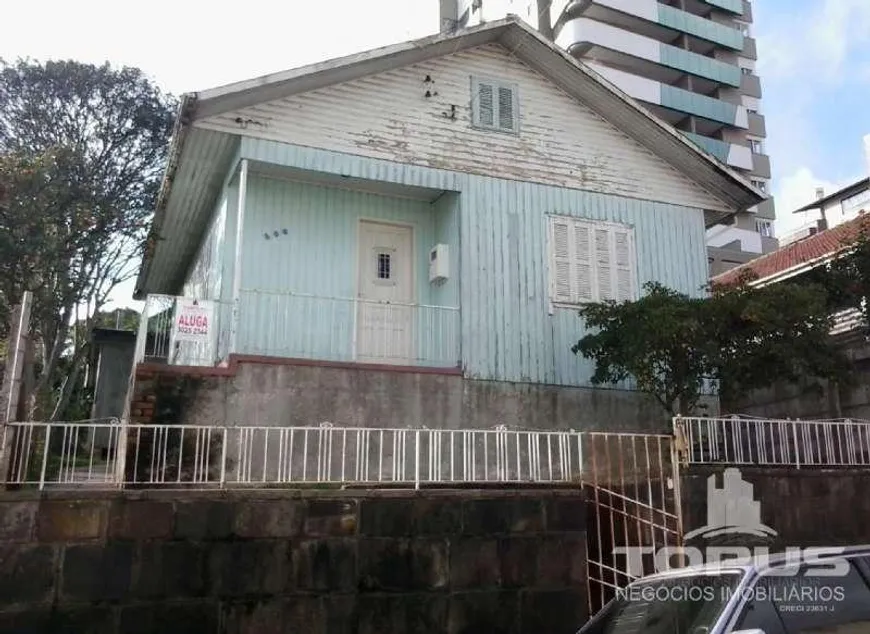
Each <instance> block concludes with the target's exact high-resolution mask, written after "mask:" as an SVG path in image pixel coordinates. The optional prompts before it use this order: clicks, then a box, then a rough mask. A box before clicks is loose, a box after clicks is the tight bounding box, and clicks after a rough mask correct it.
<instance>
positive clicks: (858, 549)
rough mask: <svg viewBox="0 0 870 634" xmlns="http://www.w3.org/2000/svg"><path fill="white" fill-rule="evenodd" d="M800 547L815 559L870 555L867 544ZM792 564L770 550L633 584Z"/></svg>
mask: <svg viewBox="0 0 870 634" xmlns="http://www.w3.org/2000/svg"><path fill="white" fill-rule="evenodd" d="M802 550H804V551H810V552H811V553H812V555H813V559H814V560H815V561H819V560H823V559H838V558H843V557H859V556H862V555H870V544H863V545H852V546H810V547H806V548H804V549H802ZM794 563H798V562H797V561H796V560H795V554H794V552H779V553H770V554H769V555H764V556H757V557H752V558H743V559H733V560H728V561H725V562H718V563H711V564H702V565H696V566H686V567H684V568H672V569H670V570H667V571H665V572H659V573H655V574H652V575H648V576H645V577H642V578H640V579H637V580H636V581H634V582H633V583H641V582H643V583H647V582H650V581H657V580H664V579H674V578H679V577H689V576H693V575H717V574H729V573H732V574H733V573H740V572H743V573H746V572H750V571H753V570H754V571H756V572H758V573H762V572H764V571H765V570H769V569H771V568H781V567H784V566H786V565H789V564H794Z"/></svg>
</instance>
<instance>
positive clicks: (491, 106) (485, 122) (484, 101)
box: [477, 82, 495, 128]
mask: <svg viewBox="0 0 870 634" xmlns="http://www.w3.org/2000/svg"><path fill="white" fill-rule="evenodd" d="M493 92H494V91H493V86H492V84H485V83H483V82H480V83H478V84H477V123H478V125H481V126H484V127H488V128H491V127H492V126H493V125H495V103H494V99H493V98H494V95H493Z"/></svg>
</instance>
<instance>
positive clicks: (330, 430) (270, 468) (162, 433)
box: [4, 421, 583, 489]
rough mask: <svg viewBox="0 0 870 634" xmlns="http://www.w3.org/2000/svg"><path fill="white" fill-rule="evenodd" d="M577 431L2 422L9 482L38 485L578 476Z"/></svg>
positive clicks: (376, 482)
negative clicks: (8, 463) (97, 439)
mask: <svg viewBox="0 0 870 634" xmlns="http://www.w3.org/2000/svg"><path fill="white" fill-rule="evenodd" d="M95 438H103V439H104V440H105V442H104V443H102V444H101V443H99V442H97V441H95V440H94V439H95ZM581 438H582V434H580V433H576V432H534V431H509V430H507V429H493V430H433V429H367V428H342V427H334V426H331V425H329V424H323V425H321V426H319V427H206V426H194V425H126V426H124V425H120V424H117V423H106V422H92V421H85V422H75V423H13V424H10V425H8V426H7V427H6V429H5V430H4V442H7V443H8V444H7V445H6V446H9V447H11V448H12V450H11V464H10V469H9V472H8V476H7V478H6V483H7V484H13V485H28V486H37V487H39V488H41V489H42V488H47V487H48V488H50V487H54V488H57V487H61V488H64V487H70V486H72V487H80V486H92V487H98V488H99V487H120V486H132V487H135V486H141V487H185V488H188V487H193V488H221V487H250V486H257V487H274V486H288V485H294V486H295V485H300V484H310V485H318V484H319V485H342V484H359V485H368V486H406V487H407V486H415V487H419V486H421V485H446V484H470V483H499V482H502V483H521V482H528V483H556V482H577V483H579V482H580V477H581V472H582V465H583V456H582V441H581ZM125 447H126V451H125V450H124V448H125Z"/></svg>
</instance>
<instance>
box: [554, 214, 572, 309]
mask: <svg viewBox="0 0 870 634" xmlns="http://www.w3.org/2000/svg"><path fill="white" fill-rule="evenodd" d="M552 227H553V240H552V245H553V246H552V250H553V299H554V301H557V302H573V301H575V300H574V294H573V293H572V292H571V286H572V284H571V240H570V234H571V225H569V224H568V223H567V222H560V221H554V222H553V224H552Z"/></svg>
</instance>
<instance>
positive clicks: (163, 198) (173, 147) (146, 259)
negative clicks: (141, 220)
mask: <svg viewBox="0 0 870 634" xmlns="http://www.w3.org/2000/svg"><path fill="white" fill-rule="evenodd" d="M196 103H197V95H196V93H192V94H184V95H182V97H181V103H179V105H178V115H177V116H176V119H175V125H174V126H173V130H172V137H171V141H170V143H169V156H168V157H167V161H166V171H165V172H164V173H163V181H162V183H161V184H160V191H159V193H158V194H157V204H156V206H155V208H154V217H153V219H152V220H151V229H150V231H149V232H148V237H147V239H146V243H145V250H144V254H143V256H142V265H141V267H140V268H139V274H138V275H137V276H136V285H135V288H134V289H133V299H136V300H142V299H144V298H145V295H146V292H145V288H146V287H147V285H148V273H149V271H150V269H151V262H152V260H153V258H154V252H155V251H156V250H157V247H158V245H159V242H160V239H161V238H160V228H161V226H162V224H163V220H164V218H165V215H166V205H167V203H168V202H169V197H170V196H171V195H172V183H173V181H174V178H175V172H176V170H177V169H178V164H179V162H180V161H181V155H182V153H183V152H184V142H185V140H186V139H187V135H188V132H189V130H190V125H191V123H192V121H193V117H194V115H195V110H196Z"/></svg>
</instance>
